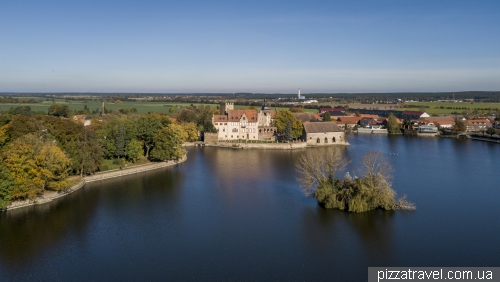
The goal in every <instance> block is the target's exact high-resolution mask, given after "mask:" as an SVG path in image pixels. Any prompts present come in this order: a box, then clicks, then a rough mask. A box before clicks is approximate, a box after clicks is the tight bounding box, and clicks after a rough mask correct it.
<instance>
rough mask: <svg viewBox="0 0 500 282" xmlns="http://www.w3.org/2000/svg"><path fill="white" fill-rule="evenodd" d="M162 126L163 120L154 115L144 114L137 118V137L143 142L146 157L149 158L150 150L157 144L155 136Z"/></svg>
mask: <svg viewBox="0 0 500 282" xmlns="http://www.w3.org/2000/svg"><path fill="white" fill-rule="evenodd" d="M162 127H163V126H162V123H161V121H160V120H159V119H158V118H156V117H155V116H154V115H150V114H148V115H143V116H141V117H140V118H139V119H138V120H137V139H139V140H140V141H142V142H143V145H144V148H145V149H146V158H149V151H150V150H151V149H152V148H153V146H154V144H155V143H154V138H155V136H156V134H157V133H158V132H159V131H160V130H161V129H162Z"/></svg>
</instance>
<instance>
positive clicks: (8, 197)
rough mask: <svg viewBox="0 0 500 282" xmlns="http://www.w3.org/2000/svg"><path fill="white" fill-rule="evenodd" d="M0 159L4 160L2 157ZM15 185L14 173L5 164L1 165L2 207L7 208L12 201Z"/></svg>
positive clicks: (0, 202) (0, 198) (0, 204)
mask: <svg viewBox="0 0 500 282" xmlns="http://www.w3.org/2000/svg"><path fill="white" fill-rule="evenodd" d="M0 160H2V162H3V159H2V158H0ZM14 185H15V183H14V177H13V176H12V174H11V173H10V172H9V171H8V170H6V169H5V168H4V167H3V166H0V209H5V208H6V207H7V206H8V205H9V204H10V203H11V202H12V190H14Z"/></svg>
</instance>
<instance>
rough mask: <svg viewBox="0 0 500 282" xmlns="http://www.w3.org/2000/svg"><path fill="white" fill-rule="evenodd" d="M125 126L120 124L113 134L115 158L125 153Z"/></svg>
mask: <svg viewBox="0 0 500 282" xmlns="http://www.w3.org/2000/svg"><path fill="white" fill-rule="evenodd" d="M125 136H126V134H125V126H124V125H123V124H120V125H119V127H118V131H117V132H116V136H115V147H116V150H115V156H116V157H117V158H119V157H121V156H123V155H125Z"/></svg>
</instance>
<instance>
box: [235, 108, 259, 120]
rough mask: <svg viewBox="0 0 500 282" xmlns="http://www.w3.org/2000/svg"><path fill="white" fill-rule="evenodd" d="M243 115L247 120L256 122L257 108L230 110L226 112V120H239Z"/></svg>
mask: <svg viewBox="0 0 500 282" xmlns="http://www.w3.org/2000/svg"><path fill="white" fill-rule="evenodd" d="M243 115H245V116H246V117H247V119H248V122H257V110H231V111H229V112H228V120H229V121H230V122H239V121H240V120H241V118H242V117H243Z"/></svg>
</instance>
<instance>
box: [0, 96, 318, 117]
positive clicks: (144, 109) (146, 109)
mask: <svg viewBox="0 0 500 282" xmlns="http://www.w3.org/2000/svg"><path fill="white" fill-rule="evenodd" d="M56 103H57V104H66V105H68V106H69V107H70V108H71V109H72V110H73V111H76V110H81V109H83V107H84V106H85V105H87V107H88V108H89V109H90V110H91V111H94V110H96V109H99V110H100V109H101V102H99V101H87V102H84V101H65V100H63V99H56ZM51 105H52V102H51V101H44V102H43V103H39V104H0V109H1V110H2V111H8V110H9V109H10V108H12V107H17V106H30V107H31V110H32V111H35V112H36V111H43V112H47V111H48V109H49V107H50V106H51ZM190 105H193V106H196V107H197V106H199V105H208V106H210V107H212V108H216V107H217V106H218V105H217V104H199V103H194V104H191V103H177V102H142V101H135V102H123V103H122V104H114V103H106V104H105V105H104V107H106V108H107V109H111V110H114V111H116V110H118V109H130V108H136V109H137V111H138V112H139V114H147V113H153V112H154V113H168V112H169V110H170V108H173V109H174V110H175V112H179V111H180V110H181V109H180V108H181V107H186V106H190ZM234 108H235V109H247V108H248V106H238V105H235V106H234ZM256 108H257V109H259V108H258V107H256ZM273 109H275V108H273ZM277 109H278V110H287V109H289V108H287V107H279V108H277ZM305 111H306V112H317V110H315V109H305Z"/></svg>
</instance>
